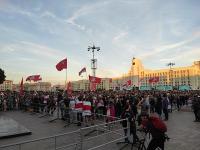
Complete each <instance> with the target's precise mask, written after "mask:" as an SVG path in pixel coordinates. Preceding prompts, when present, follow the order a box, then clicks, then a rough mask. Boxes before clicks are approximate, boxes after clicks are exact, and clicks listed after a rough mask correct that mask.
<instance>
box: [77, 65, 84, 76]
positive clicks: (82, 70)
mask: <svg viewBox="0 0 200 150" xmlns="http://www.w3.org/2000/svg"><path fill="white" fill-rule="evenodd" d="M83 72H86V68H85V67H84V68H83V69H81V71H80V72H79V73H78V75H79V76H81V74H82V73H83Z"/></svg>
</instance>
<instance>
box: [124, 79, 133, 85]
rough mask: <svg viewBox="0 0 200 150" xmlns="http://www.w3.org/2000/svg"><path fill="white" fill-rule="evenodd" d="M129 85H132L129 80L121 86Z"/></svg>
mask: <svg viewBox="0 0 200 150" xmlns="http://www.w3.org/2000/svg"><path fill="white" fill-rule="evenodd" d="M131 84H132V82H131V80H128V81H126V83H125V84H124V85H123V86H130V85H131Z"/></svg>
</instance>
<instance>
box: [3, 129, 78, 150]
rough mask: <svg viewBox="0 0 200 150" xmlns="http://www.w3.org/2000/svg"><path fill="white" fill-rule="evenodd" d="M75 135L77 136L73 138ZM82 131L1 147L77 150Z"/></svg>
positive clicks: (27, 149)
mask: <svg viewBox="0 0 200 150" xmlns="http://www.w3.org/2000/svg"><path fill="white" fill-rule="evenodd" d="M73 134H75V136H72V135H73ZM79 135H80V130H76V131H73V132H68V133H64V134H58V135H55V136H49V137H44V138H40V139H35V140H29V141H24V142H19V143H14V144H9V145H4V146H0V150H36V149H37V150H58V149H63V148H64V147H65V148H68V149H69V148H70V149H77V148H78V146H79V145H78V144H79V141H80V139H79Z"/></svg>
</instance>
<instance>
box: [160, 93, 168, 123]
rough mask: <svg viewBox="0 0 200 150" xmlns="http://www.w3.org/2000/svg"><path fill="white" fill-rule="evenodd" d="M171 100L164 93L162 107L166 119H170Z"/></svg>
mask: <svg viewBox="0 0 200 150" xmlns="http://www.w3.org/2000/svg"><path fill="white" fill-rule="evenodd" d="M168 103H169V100H168V98H167V95H166V94H164V95H163V100H162V108H163V113H164V114H165V121H167V120H168V119H169V114H168V105H169V104H168Z"/></svg>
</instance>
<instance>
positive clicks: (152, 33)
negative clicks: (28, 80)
mask: <svg viewBox="0 0 200 150" xmlns="http://www.w3.org/2000/svg"><path fill="white" fill-rule="evenodd" d="M47 3H48V5H46V4H47ZM199 5H200V2H199V1H196V0H191V1H187V0H182V1H179V0H176V1H158V0H149V1H146V0H140V1H138V0H103V1H99V0H94V1H89V0H86V1H84V2H83V1H74V0H69V1H59V4H58V2H57V1H48V0H44V1H26V0H21V1H18V0H2V1H0V32H1V35H0V60H1V64H0V65H1V66H0V67H1V68H3V69H5V70H6V72H7V78H8V79H13V80H14V82H19V81H20V80H21V76H26V75H29V74H31V73H36V72H39V73H41V74H42V75H43V76H44V77H43V78H44V81H50V80H51V81H53V82H54V83H56V82H58V83H61V82H62V81H64V80H63V79H64V78H65V73H61V72H56V70H55V63H56V62H57V61H59V60H61V59H63V57H67V58H68V59H69V68H68V76H69V80H78V79H79V77H78V75H77V72H79V71H80V68H82V67H83V66H86V67H87V70H88V74H89V73H91V72H90V71H89V70H90V59H91V53H89V52H88V51H87V47H88V46H89V45H90V46H91V44H93V43H94V44H95V45H96V46H100V47H101V51H100V52H98V53H96V54H95V55H96V57H97V59H98V71H97V73H98V75H99V76H101V77H112V76H113V77H116V76H120V74H121V75H122V74H124V73H126V72H128V70H129V68H130V65H131V59H132V57H138V58H140V59H141V60H142V62H143V63H144V66H146V67H148V68H163V66H164V65H165V63H166V62H168V61H178V62H175V63H176V64H177V65H190V64H191V63H192V61H194V60H196V59H199V58H200V54H199V46H200V44H199V40H200V15H199ZM182 58H184V60H183V59H182ZM30 66H31V67H30ZM16 72H18V73H17V74H16V75H15V73H16Z"/></svg>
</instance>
